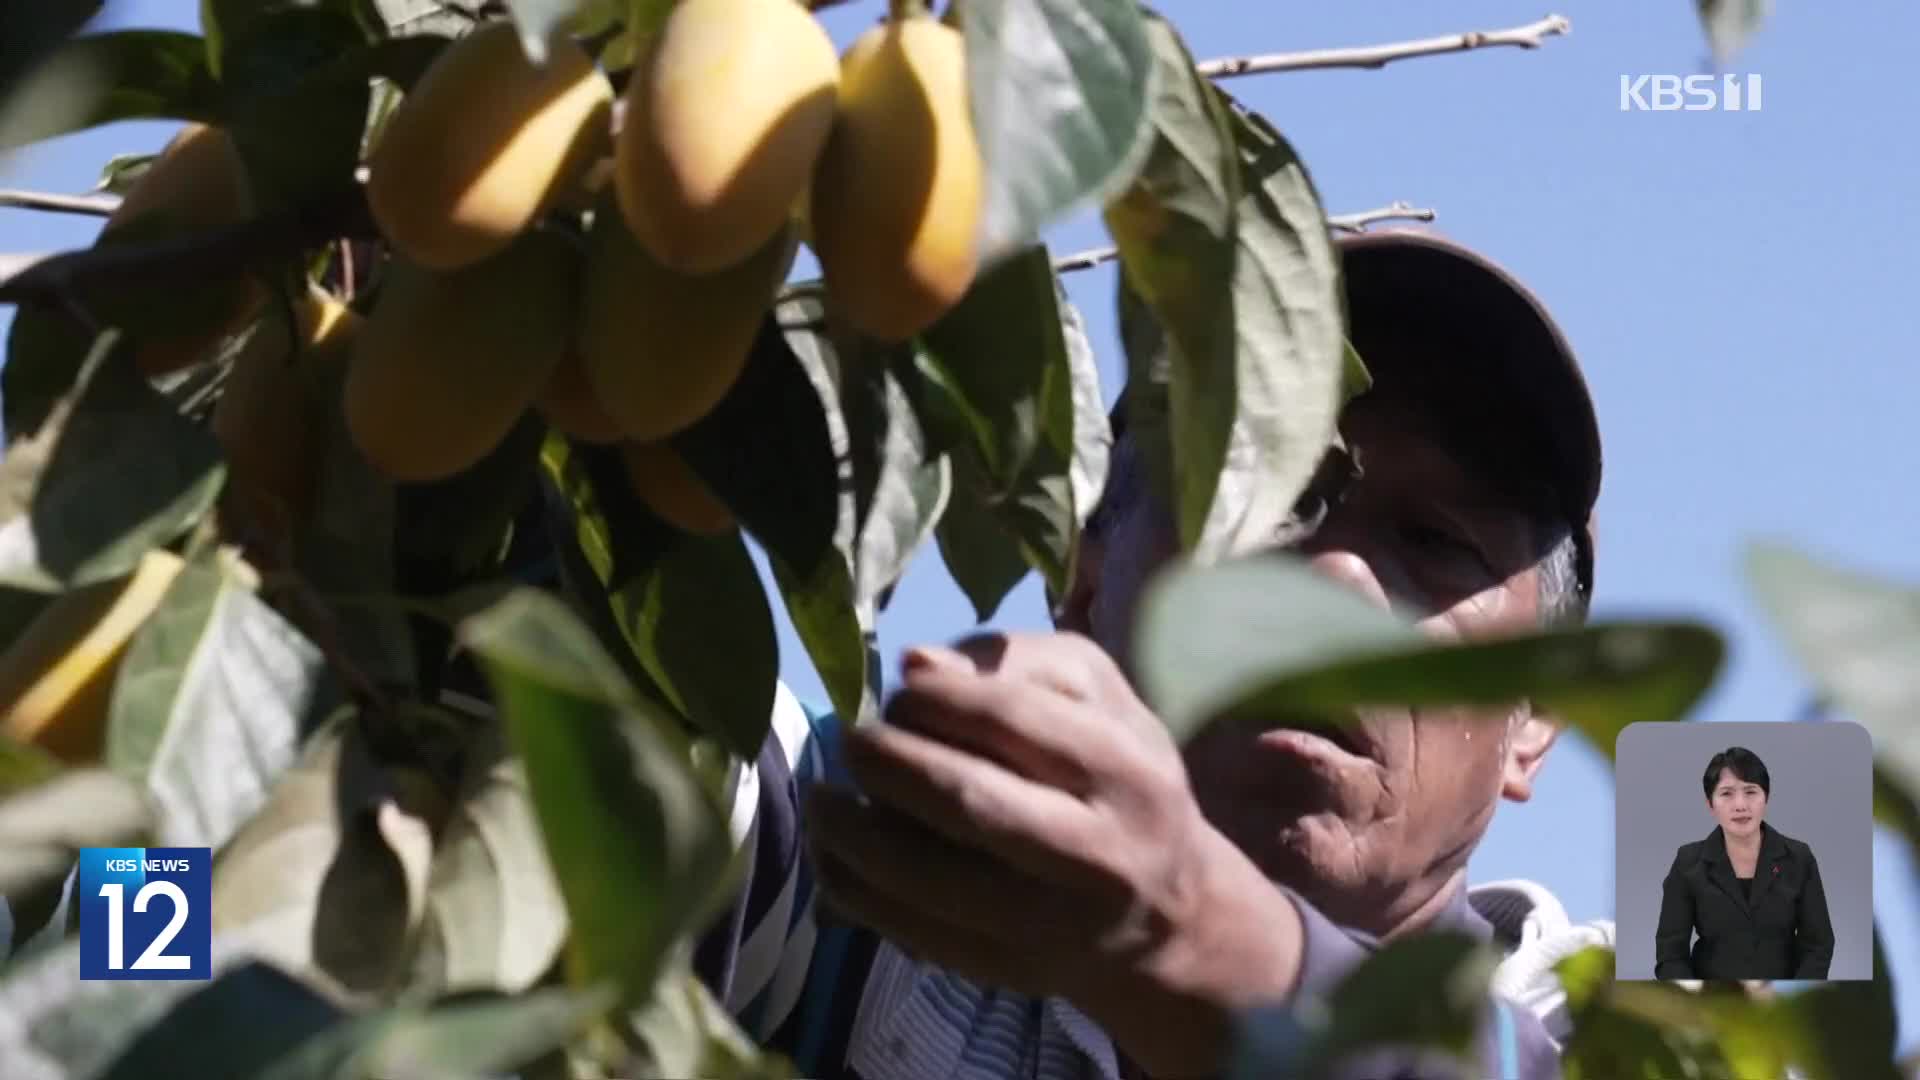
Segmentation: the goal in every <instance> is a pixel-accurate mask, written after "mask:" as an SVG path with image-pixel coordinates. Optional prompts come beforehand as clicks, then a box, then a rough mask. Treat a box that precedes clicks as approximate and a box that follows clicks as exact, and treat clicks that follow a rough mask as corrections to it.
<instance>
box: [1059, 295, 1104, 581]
mask: <svg viewBox="0 0 1920 1080" xmlns="http://www.w3.org/2000/svg"><path fill="white" fill-rule="evenodd" d="M1054 295H1055V299H1057V300H1058V302H1059V305H1060V333H1061V336H1062V338H1063V339H1064V340H1065V341H1066V343H1067V374H1068V375H1069V377H1070V378H1071V380H1072V381H1071V383H1070V385H1071V387H1072V395H1071V396H1072V399H1073V400H1072V408H1071V409H1070V410H1069V412H1070V414H1071V416H1072V421H1073V422H1072V425H1071V447H1072V448H1071V450H1070V451H1069V453H1068V455H1067V456H1068V457H1069V459H1070V460H1071V462H1072V464H1071V465H1070V466H1069V471H1068V482H1069V487H1070V489H1071V490H1072V492H1073V525H1074V534H1075V547H1076V549H1077V548H1078V535H1079V531H1080V527H1081V526H1083V525H1085V524H1086V522H1087V517H1088V516H1089V515H1090V514H1092V513H1093V509H1094V507H1096V506H1098V505H1099V504H1100V497H1101V495H1102V494H1103V493H1104V492H1105V491H1106V487H1107V468H1108V461H1109V458H1110V456H1111V452H1112V449H1113V429H1112V427H1111V426H1110V425H1109V424H1108V421H1107V404H1106V397H1105V395H1103V394H1102V393H1101V391H1100V366H1099V363H1098V362H1097V361H1096V360H1095V359H1094V355H1093V342H1092V341H1090V340H1088V338H1087V324H1086V320H1085V319H1083V318H1082V317H1081V315H1080V309H1078V308H1076V307H1074V306H1073V304H1072V302H1070V301H1069V300H1068V299H1067V290H1066V288H1065V287H1064V286H1063V285H1061V284H1060V278H1059V276H1058V275H1055V276H1054Z"/></svg>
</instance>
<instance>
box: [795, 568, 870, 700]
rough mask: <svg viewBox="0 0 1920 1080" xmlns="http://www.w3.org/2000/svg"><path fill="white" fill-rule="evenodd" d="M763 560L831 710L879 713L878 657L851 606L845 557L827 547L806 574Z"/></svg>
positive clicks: (850, 572)
mask: <svg viewBox="0 0 1920 1080" xmlns="http://www.w3.org/2000/svg"><path fill="white" fill-rule="evenodd" d="M767 562H768V564H769V566H771V567H772V569H773V577H774V582H775V584H777V585H778V586H779V587H780V595H781V598H782V599H783V600H784V601H785V602H786V605H787V617H788V618H789V619H791V620H792V621H793V629H794V633H796V634H798V635H799V637H800V641H801V643H802V644H804V645H805V646H806V647H807V656H808V657H809V658H811V659H812V660H813V666H814V669H815V670H816V671H818V672H819V675H820V682H821V684H822V685H824V686H825V687H826V690H827V700H828V701H830V702H832V703H833V708H834V712H835V713H837V714H838V715H839V716H840V717H841V718H843V719H845V720H847V721H850V722H852V723H855V724H859V723H864V722H865V721H867V720H870V719H872V718H873V717H875V716H877V715H879V709H880V702H879V696H878V695H879V686H880V682H879V672H878V665H879V657H878V655H877V653H876V652H875V649H874V645H873V641H874V638H873V635H872V634H871V633H870V632H869V631H868V630H867V629H866V628H865V627H864V626H862V625H861V623H860V615H859V612H858V611H857V610H856V609H855V608H854V604H853V571H852V570H851V569H850V568H849V567H848V566H847V560H846V558H845V557H844V556H842V555H841V554H840V552H839V551H838V550H837V549H828V551H827V554H826V555H825V556H824V557H822V558H820V559H818V560H816V561H815V563H814V565H813V569H812V571H811V572H810V573H806V574H801V573H797V572H795V571H794V569H793V568H792V567H790V566H788V565H787V564H786V563H785V562H784V561H783V560H781V559H778V558H776V557H774V556H773V555H772V554H771V553H769V555H768V559H767Z"/></svg>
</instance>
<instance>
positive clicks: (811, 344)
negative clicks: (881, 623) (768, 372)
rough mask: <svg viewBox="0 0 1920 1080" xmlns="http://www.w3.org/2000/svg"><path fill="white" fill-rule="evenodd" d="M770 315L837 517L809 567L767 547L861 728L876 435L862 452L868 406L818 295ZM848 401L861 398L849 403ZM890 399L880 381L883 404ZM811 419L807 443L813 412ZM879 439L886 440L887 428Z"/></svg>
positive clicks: (837, 697)
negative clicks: (865, 534)
mask: <svg viewBox="0 0 1920 1080" xmlns="http://www.w3.org/2000/svg"><path fill="white" fill-rule="evenodd" d="M774 316H775V319H776V327H777V330H778V332H779V333H780V334H781V335H783V337H784V349H785V351H786V352H787V354H788V355H790V356H791V357H793V361H794V363H795V364H796V365H797V366H798V367H799V369H800V371H801V372H802V374H803V376H804V378H805V379H806V381H807V383H808V385H809V386H810V387H811V390H812V394H813V405H812V408H815V409H818V410H819V415H820V418H821V427H822V430H823V431H824V434H825V436H826V439H827V447H828V451H829V454H830V457H829V459H828V460H829V461H830V463H831V467H832V470H833V471H832V477H833V480H832V486H831V487H830V488H829V489H828V490H829V492H830V493H831V499H832V501H831V502H830V503H829V504H828V506H829V508H830V511H831V513H830V516H829V517H828V519H827V521H828V531H827V533H826V539H827V541H828V544H827V546H826V548H825V549H824V550H823V551H821V552H820V553H819V554H817V555H815V556H814V558H813V559H812V561H811V562H806V561H801V560H799V559H795V558H789V557H787V556H785V555H783V554H782V553H781V552H780V551H776V550H773V549H771V548H770V549H769V550H768V553H767V554H768V563H769V565H770V566H771V568H772V570H773V573H774V579H775V581H776V583H777V584H778V585H779V586H780V592H781V596H782V598H783V599H784V600H785V601H786V605H787V612H788V615H789V616H790V617H791V618H792V620H793V626H794V630H795V632H796V633H798V634H799V636H800V640H801V642H802V643H804V644H805V645H806V647H807V654H808V656H809V657H810V658H811V659H812V660H813V663H814V667H815V669H816V670H818V672H819V673H820V679H821V682H822V683H823V684H824V685H825V686H826V689H827V696H828V698H829V699H830V700H831V701H832V702H833V706H834V709H835V711H836V712H837V713H838V714H839V715H840V716H841V717H843V718H846V719H848V720H850V721H852V722H854V723H859V722H861V721H862V720H863V719H866V718H871V717H872V716H874V715H877V712H878V708H879V705H878V693H879V682H878V659H877V656H876V654H875V651H874V649H873V645H872V643H873V626H872V621H871V616H872V609H871V606H870V605H865V604H862V603H860V599H859V597H858V595H857V591H858V590H857V586H856V578H855V574H856V571H857V567H856V566H855V559H856V552H857V547H858V544H859V542H860V525H861V521H862V516H863V513H864V512H865V510H866V508H867V507H868V506H870V505H871V503H872V496H873V491H874V482H875V479H876V477H877V475H878V468H877V463H878V461H879V450H878V446H877V444H876V443H875V441H874V439H873V433H874V430H875V428H874V426H873V425H871V424H866V425H862V428H861V430H862V432H863V433H864V435H865V436H866V437H865V438H863V440H862V445H861V446H860V447H857V448H856V446H855V445H854V441H853V439H854V437H853V428H852V421H851V419H850V416H849V413H850V411H852V410H853V409H855V408H868V407H867V406H861V405H860V404H859V401H858V399H857V395H858V394H859V388H858V387H850V386H849V383H851V382H852V381H853V380H854V379H855V378H856V377H857V376H856V375H855V374H854V373H853V371H852V370H851V369H850V366H849V365H848V364H847V362H846V361H845V360H844V358H843V357H842V356H841V355H840V350H839V348H838V347H837V346H836V343H835V342H834V341H833V340H831V338H830V336H829V334H828V329H827V321H826V311H825V307H824V305H823V304H822V303H821V300H820V295H819V293H818V290H815V289H805V288H799V289H795V290H794V291H793V292H792V293H791V294H790V295H788V296H787V297H786V298H785V299H783V300H781V301H780V302H779V303H778V304H777V305H776V306H775V309H774ZM850 395H855V396H856V397H855V399H854V400H849V397H850ZM884 395H885V391H884V383H883V384H882V386H881V395H880V397H881V401H882V405H883V406H884V400H885V396H884ZM871 396H872V395H871V394H869V395H868V399H869V400H871ZM871 411H872V410H871V409H870V408H869V412H871ZM806 416H807V418H808V422H809V435H811V434H812V429H811V418H812V413H811V411H809V412H808V413H806ZM880 434H881V435H882V436H884V434H885V430H884V427H881V428H880Z"/></svg>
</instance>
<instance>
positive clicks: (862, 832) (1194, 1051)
mask: <svg viewBox="0 0 1920 1080" xmlns="http://www.w3.org/2000/svg"><path fill="white" fill-rule="evenodd" d="M903 676H904V678H903V681H904V685H903V687H902V688H901V689H900V691H899V692H898V693H897V694H896V695H895V696H894V697H893V699H892V700H891V701H890V702H889V703H888V705H887V709H886V719H887V722H886V723H884V724H871V725H867V726H865V727H861V728H858V729H853V730H849V731H848V732H847V733H846V735H845V740H846V743H845V751H846V757H847V764H848V767H849V768H850V770H851V771H852V773H853V776H854V779H855V781H856V782H857V784H858V786H859V788H860V791H861V793H862V795H864V796H865V800H864V801H862V800H861V799H858V798H856V797H854V796H853V795H852V794H850V793H847V792H844V791H841V790H837V789H830V788H826V787H823V786H822V787H816V788H815V789H814V793H813V796H812V798H811V799H810V801H809V802H808V804H807V813H808V815H809V819H810V820H809V824H808V826H807V832H808V834H809V846H810V853H811V855H812V857H813V859H814V866H815V871H816V874H817V877H818V880H819V882H820V884H821V887H822V889H823V891H824V894H825V897H826V899H827V901H828V903H829V905H830V907H831V908H832V909H834V910H836V911H838V912H839V913H840V914H841V915H842V916H843V917H845V918H847V919H849V920H850V921H853V922H857V923H861V924H864V925H867V926H870V927H872V928H873V929H874V930H876V931H877V932H879V933H880V934H881V935H882V936H883V937H886V938H888V939H889V940H891V941H893V942H894V943H895V944H897V945H899V946H900V947H902V948H903V949H905V950H907V951H908V952H909V953H911V954H913V955H915V956H917V957H919V958H921V959H923V960H926V961H929V962H932V963H934V964H937V965H939V966H941V967H944V968H947V969H950V970H952V971H955V972H958V973H960V974H962V975H965V976H968V977H971V978H973V979H976V980H978V981H981V982H985V983H990V984H994V985H998V986H1002V987H1005V988H1008V989H1012V990H1017V991H1022V992H1025V993H1029V994H1034V995H1058V996H1062V997H1065V998H1067V999H1068V1000H1071V1001H1073V1002H1074V1003H1075V1004H1076V1005H1077V1006H1079V1007H1080V1008H1081V1009H1082V1010H1083V1011H1085V1012H1086V1013H1087V1014H1088V1015H1089V1016H1091V1017H1093V1018H1094V1019H1095V1020H1096V1021H1098V1022H1099V1023H1101V1024H1102V1026H1103V1027H1104V1028H1106V1030H1107V1031H1108V1033H1109V1034H1111V1035H1113V1036H1114V1037H1115V1039H1116V1041H1117V1042H1119V1043H1120V1045H1121V1047H1122V1048H1123V1049H1124V1050H1126V1051H1127V1053H1128V1054H1129V1055H1130V1056H1131V1057H1132V1058H1133V1059H1134V1060H1135V1061H1136V1062H1138V1063H1139V1064H1140V1065H1141V1066H1143V1067H1145V1068H1146V1069H1148V1070H1149V1071H1150V1072H1152V1073H1153V1074H1154V1075H1155V1076H1156V1077H1163V1078H1165V1077H1178V1076H1197V1075H1203V1074H1205V1073H1207V1072H1209V1071H1211V1070H1213V1069H1214V1068H1216V1067H1217V1066H1218V1065H1219V1063H1220V1060H1221V1055H1222V1054H1223V1053H1224V1050H1225V1046H1224V1043H1225V1040H1226V1037H1227V1036H1226V1030H1227V1027H1226V1026H1227V1023H1228V1020H1229V1016H1230V1013H1231V1010H1232V1009H1234V1008H1237V1007H1241V1006H1244V1005H1247V1004H1251V1003H1254V1002H1257V1001H1271V1000H1276V999H1279V998H1281V997H1284V996H1285V995H1286V994H1287V993H1288V992H1289V991H1290V990H1291V986H1292V982H1293V978H1294V975H1295V972H1296V971H1297V970H1298V966H1299V938H1300V924H1299V918H1298V915H1297V913H1296V912H1295V911H1294V909H1293V907H1292V905H1291V903H1290V902H1289V901H1288V900H1287V898H1286V897H1285V895H1284V894H1282V893H1281V892H1280V891H1279V890H1278V889H1276V888H1274V887H1273V886H1272V885H1271V884H1270V883H1269V882H1268V881H1267V880H1266V879H1265V878H1264V877H1262V876H1261V875H1260V873H1259V871H1258V870H1257V869H1256V868H1254V866H1253V865H1252V863H1251V862H1249V861H1248V860H1247V859H1246V858H1245V856H1243V855H1242V854H1241V853H1240V852H1239V850H1238V849H1236V848H1235V847H1234V846H1233V845H1232V844H1231V843H1230V842H1229V841H1227V839H1226V838H1225V837H1224V836H1222V835H1221V834H1220V833H1218V832H1216V831H1215V830H1214V829H1213V828H1212V827H1211V826H1210V825H1209V824H1208V823H1207V821H1206V820H1205V818H1204V817H1203V816H1202V815H1201V812H1200V809H1199V806H1198V804H1197V803H1196V802H1195V800H1194V797H1193V794H1192V791H1191V789H1190V788H1189V787H1188V784H1187V775H1186V770H1185V767H1184V765H1183V763H1182V762H1181V759H1180V753H1179V748H1178V747H1177V746H1176V745H1175V743H1174V741H1173V739H1172V738H1171V736H1170V735H1169V734H1168V733H1167V731H1166V729H1165V728H1164V727H1163V726H1162V725H1161V723H1160V722H1159V721H1158V720H1157V719H1156V718H1155V717H1154V716H1153V714H1152V713H1151V712H1150V711H1149V710H1148V709H1147V707H1146V705H1145V704H1143V703H1142V702H1141V701H1140V700H1139V698H1138V697H1136V696H1135V694H1134V693H1133V690H1132V688H1131V687H1130V686H1129V685H1128V683H1127V681H1126V678H1125V677H1124V676H1123V675H1122V674H1121V672H1120V670H1119V669H1118V668H1117V667H1116V666H1115V664H1114V663H1113V661H1112V660H1111V659H1110V658H1109V657H1108V656H1107V654H1106V653H1105V652H1104V651H1102V650H1101V649H1100V648H1099V647H1098V646H1097V645H1095V644H1094V643H1093V642H1092V641H1090V640H1088V639H1086V638H1084V637H1081V636H1079V635H1077V634H1069V633H1058V634H1038V635H1024V634H1022V635H1004V636H1003V635H989V636H981V637H977V638H972V639H969V640H968V641H965V642H963V643H961V644H960V645H958V646H957V647H955V648H954V649H943V648H938V647H933V648H923V649H917V650H913V651H910V652H909V653H908V654H907V658H906V662H905V664H904V672H903Z"/></svg>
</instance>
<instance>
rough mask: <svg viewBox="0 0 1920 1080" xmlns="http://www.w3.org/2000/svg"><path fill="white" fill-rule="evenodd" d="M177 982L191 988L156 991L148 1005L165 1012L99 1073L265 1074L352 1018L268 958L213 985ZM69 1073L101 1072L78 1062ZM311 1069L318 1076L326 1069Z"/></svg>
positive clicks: (116, 1078) (111, 1078) (113, 1076)
mask: <svg viewBox="0 0 1920 1080" xmlns="http://www.w3.org/2000/svg"><path fill="white" fill-rule="evenodd" d="M135 985H141V984H135ZM145 985H146V986H148V987H153V986H159V985H167V984H145ZM173 985H178V986H181V987H183V988H185V989H186V990H187V991H189V992H188V993H185V994H181V995H177V996H176V995H174V994H166V995H164V996H162V995H158V994H154V993H153V992H152V991H151V990H149V997H150V998H152V999H153V1000H151V1001H150V1002H147V1003H143V1004H146V1005H148V1007H152V1006H154V1005H158V1006H161V1009H162V1011H159V1012H158V1014H157V1015H154V1016H153V1018H152V1021H151V1022H150V1023H148V1024H146V1025H145V1026H144V1028H143V1029H142V1030H141V1031H140V1033H139V1034H138V1036H137V1037H135V1038H133V1039H132V1040H131V1041H130V1042H129V1043H128V1044H127V1045H126V1046H125V1048H124V1049H123V1050H121V1052H119V1053H118V1054H117V1055H115V1057H114V1059H113V1064H112V1067H111V1068H109V1069H107V1070H105V1071H104V1073H101V1074H98V1075H100V1076H101V1080H144V1078H145V1077H150V1076H152V1075H153V1073H154V1071H155V1068H156V1065H155V1063H156V1062H166V1063H167V1064H166V1066H165V1067H166V1069H167V1070H168V1071H172V1072H176V1073H178V1074H181V1075H192V1076H203V1077H227V1076H236V1077H237V1076H248V1077H252V1076H258V1075H261V1073H262V1072H263V1071H264V1070H265V1069H267V1068H268V1067H269V1066H270V1065H273V1064H275V1063H276V1062H279V1061H281V1060H282V1059H283V1058H285V1057H286V1056H287V1055H288V1054H289V1053H297V1052H298V1051H299V1050H300V1049H301V1048H303V1047H304V1046H306V1045H308V1044H309V1043H311V1042H312V1041H313V1040H315V1039H316V1038H323V1037H324V1036H325V1035H326V1033H327V1032H329V1031H330V1030H331V1029H333V1028H334V1027H335V1026H336V1025H338V1024H341V1023H343V1022H346V1014H345V1013H344V1011H343V1010H342V1009H341V1007H340V1006H339V1005H338V1004H336V1003H335V1002H333V1001H331V1000H329V999H328V998H327V997H325V996H323V995H321V994H320V993H318V992H316V991H315V990H314V989H313V988H312V987H309V986H307V985H306V984H304V983H302V982H301V981H300V980H298V979H295V978H293V977H292V976H291V975H289V974H288V973H287V972H284V971H281V970H279V969H278V968H275V967H274V966H272V965H271V964H268V963H263V962H258V961H247V962H243V963H241V964H239V965H238V966H235V967H232V968H230V969H228V970H226V971H224V972H216V978H215V979H214V981H213V982H211V983H191V982H187V983H178V984H173ZM123 1015H124V1014H123ZM116 1021H117V1022H118V1023H120V1024H124V1023H125V1022H126V1021H125V1019H122V1018H121V1017H116V1016H114V1015H112V1014H111V1013H108V1014H107V1015H105V1016H102V1017H99V1018H98V1019H96V1018H93V1017H88V1018H86V1019H85V1020H81V1021H80V1022H79V1024H78V1025H76V1026H78V1027H80V1028H81V1029H82V1030H86V1029H89V1028H92V1027H93V1026H94V1025H95V1024H104V1025H111V1024H115V1023H116ZM74 1036H75V1037H81V1032H80V1031H75V1032H74ZM69 1075H73V1076H88V1075H95V1074H94V1073H92V1072H91V1071H88V1070H83V1069H80V1068H77V1067H76V1068H75V1069H74V1070H73V1071H72V1073H70V1074H69ZM308 1075H310V1076H316V1080H317V1075H319V1074H312V1073H310V1074H308Z"/></svg>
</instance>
